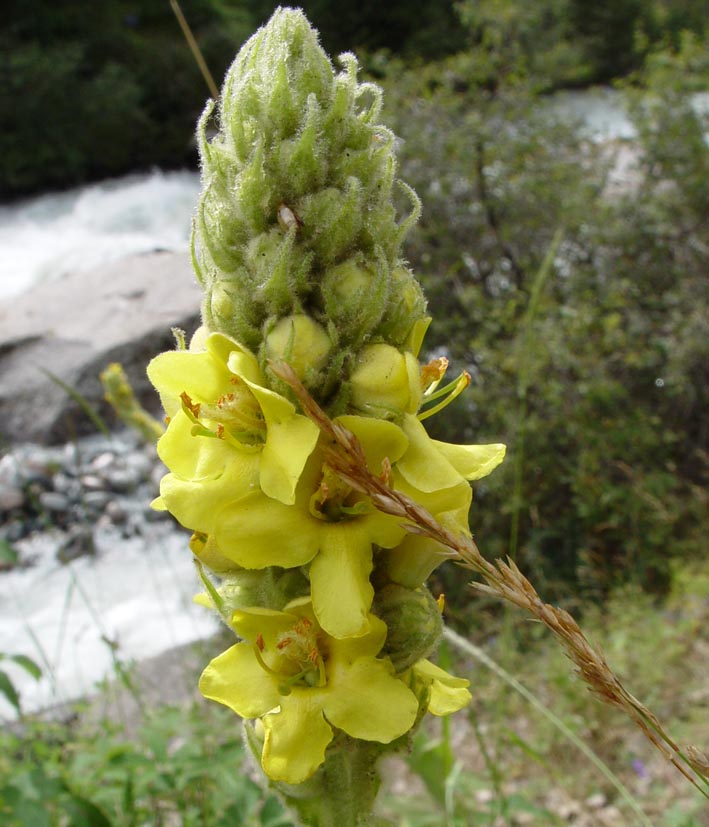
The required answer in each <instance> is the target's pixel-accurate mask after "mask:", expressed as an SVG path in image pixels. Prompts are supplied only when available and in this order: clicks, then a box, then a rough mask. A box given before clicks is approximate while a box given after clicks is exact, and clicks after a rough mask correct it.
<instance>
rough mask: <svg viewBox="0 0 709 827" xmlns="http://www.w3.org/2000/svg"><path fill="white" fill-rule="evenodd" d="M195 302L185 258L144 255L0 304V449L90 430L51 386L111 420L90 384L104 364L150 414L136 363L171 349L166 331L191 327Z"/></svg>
mask: <svg viewBox="0 0 709 827" xmlns="http://www.w3.org/2000/svg"><path fill="white" fill-rule="evenodd" d="M200 299H201V291H200V290H199V288H198V286H197V284H196V282H195V278H194V275H193V273H192V269H191V265H190V262H189V256H188V255H186V254H175V253H153V254H150V255H143V256H132V257H130V258H126V259H124V260H122V261H120V262H117V263H114V264H111V265H109V266H105V267H102V268H100V269H99V270H95V271H92V272H88V273H74V274H71V275H67V276H66V277H65V278H63V279H61V280H59V281H57V282H53V283H51V284H44V285H38V286H36V287H34V288H32V289H30V290H28V291H27V292H25V293H23V294H21V295H19V296H13V297H11V298H8V299H5V300H3V301H0V444H2V443H5V444H9V445H13V444H16V443H18V442H38V443H43V444H56V443H59V442H67V441H70V440H73V439H74V438H75V437H76V436H77V435H81V434H84V433H89V432H93V431H95V430H96V426H95V425H94V424H93V423H92V422H91V420H90V418H89V417H88V416H87V415H86V413H85V412H84V411H83V410H82V407H81V406H80V405H79V404H78V403H77V402H76V401H74V399H72V398H71V396H70V395H69V394H68V393H67V391H66V390H65V389H63V388H62V387H61V386H60V385H59V384H58V381H59V382H61V383H64V384H65V385H66V386H68V387H70V388H72V389H73V390H74V391H77V392H78V393H79V394H81V396H82V397H83V398H84V399H85V400H86V401H87V402H88V403H89V404H91V405H92V406H93V407H94V408H95V409H96V410H98V412H99V413H100V415H101V416H103V417H104V418H105V419H106V421H107V422H108V424H109V425H110V424H113V423H114V422H115V418H114V415H113V412H112V411H111V409H110V408H109V406H108V405H107V404H106V403H105V402H104V401H103V390H102V388H101V384H100V381H99V378H98V377H99V373H100V372H101V371H102V370H103V369H104V368H105V367H106V365H107V364H109V363H110V362H113V361H117V362H121V363H122V364H123V367H124V368H125V370H126V373H127V374H128V378H129V380H130V381H131V383H132V384H133V387H134V389H135V392H136V394H137V396H138V398H139V399H140V401H141V402H142V403H143V404H144V405H146V406H147V407H149V408H150V409H151V410H153V411H156V412H157V411H158V410H159V402H158V399H157V394H155V392H154V390H153V389H152V388H151V386H150V384H149V382H148V380H147V377H146V375H145V366H146V365H147V363H148V361H149V360H150V359H151V358H152V357H153V356H154V355H156V354H157V353H159V352H160V351H162V350H166V349H168V348H170V347H172V346H173V337H172V333H171V327H174V326H178V327H182V328H184V329H185V330H186V331H187V332H188V334H189V333H191V332H192V331H193V330H194V329H195V327H196V326H197V325H198V324H199V304H200ZM49 374H53V375H54V376H55V377H56V380H53V379H52V378H50V376H49ZM57 380H58V381H57Z"/></svg>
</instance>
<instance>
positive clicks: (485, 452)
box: [386, 414, 506, 588]
mask: <svg viewBox="0 0 709 827" xmlns="http://www.w3.org/2000/svg"><path fill="white" fill-rule="evenodd" d="M401 429H402V432H403V433H404V434H405V435H406V437H407V439H408V448H407V450H406V452H405V453H404V455H403V456H402V457H401V458H400V459H399V461H398V462H397V463H396V465H395V466H394V472H393V474H392V480H393V483H394V487H395V488H396V489H397V490H398V491H401V492H402V493H404V494H407V495H408V496H409V497H411V499H413V500H414V501H415V502H417V503H419V504H420V505H422V506H423V507H424V508H426V509H427V510H428V511H429V512H430V513H431V514H432V515H433V516H434V517H435V518H436V520H437V521H438V522H439V523H441V524H442V525H443V526H444V527H445V528H447V529H450V530H452V531H454V532H456V533H459V534H465V535H466V536H470V528H469V526H468V513H469V511H470V504H471V502H472V498H473V492H472V489H471V488H470V485H469V482H470V481H472V480H477V479H480V478H481V477H484V476H486V475H487V474H489V473H490V472H491V471H493V470H494V469H495V468H496V467H497V466H498V465H499V464H500V463H501V462H502V460H503V459H504V456H505V450H506V449H505V446H504V445H501V444H498V443H493V444H490V445H454V444H452V443H448V442H439V441H438V440H436V439H431V437H430V436H429V435H428V434H427V433H426V429H425V428H424V426H423V425H422V424H421V422H420V421H419V419H418V418H417V417H416V416H414V415H412V414H405V415H404V417H403V419H402V422H401ZM386 554H387V564H386V567H387V573H388V575H389V577H391V579H392V580H394V582H396V583H400V584H401V585H403V586H407V587H408V588H416V587H417V586H420V585H421V584H422V583H423V582H424V581H425V580H426V578H427V577H428V576H429V574H431V572H432V571H433V570H434V569H435V568H436V567H437V566H438V565H440V563H442V562H443V561H444V560H445V559H447V557H448V555H449V550H448V549H446V548H444V547H443V546H442V545H441V544H440V543H438V542H436V541H435V540H432V539H430V538H429V537H424V536H421V535H419V534H407V536H406V537H405V538H404V540H403V541H402V542H401V543H400V544H399V545H398V546H396V548H394V549H392V550H391V551H388V552H387V553H386Z"/></svg>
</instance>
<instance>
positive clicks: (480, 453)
mask: <svg viewBox="0 0 709 827" xmlns="http://www.w3.org/2000/svg"><path fill="white" fill-rule="evenodd" d="M432 442H433V444H434V445H435V446H436V448H438V450H439V451H440V452H441V454H443V456H444V457H445V458H446V459H447V460H448V462H450V464H451V465H452V466H453V467H454V468H455V469H456V471H457V472H458V473H459V474H461V475H462V476H464V477H465V479H466V480H479V479H480V478H481V477H486V476H487V475H488V474H489V473H491V472H492V471H494V470H495V468H497V466H498V465H499V464H500V463H501V462H502V460H503V459H504V458H505V452H506V451H507V446H506V445H502V444H501V443H492V444H490V445H454V444H452V443H450V442H438V440H436V439H434V440H432Z"/></svg>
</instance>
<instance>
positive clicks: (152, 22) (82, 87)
mask: <svg viewBox="0 0 709 827" xmlns="http://www.w3.org/2000/svg"><path fill="white" fill-rule="evenodd" d="M5 5H6V8H4V17H3V21H4V25H3V31H2V33H1V34H0V49H2V51H3V54H6V55H7V56H8V57H7V60H5V61H4V62H3V63H2V66H1V67H0V113H2V114H0V181H2V192H1V193H0V194H1V195H2V196H3V197H7V196H9V195H17V194H22V193H27V192H32V191H34V190H37V189H48V188H54V187H59V186H66V185H67V184H77V183H80V182H82V181H86V180H89V179H92V178H96V177H102V176H103V177H106V176H110V175H116V174H119V173H124V172H129V171H132V170H135V169H140V168H146V167H148V166H151V165H154V164H158V165H161V166H166V167H171V166H177V165H184V164H187V163H190V162H194V160H195V152H194V145H193V140H192V136H193V133H194V123H195V121H196V119H197V116H198V114H199V112H200V110H201V108H202V104H203V101H204V98H205V88H204V81H203V80H202V78H201V76H200V74H199V72H198V70H197V67H196V66H195V64H194V61H193V59H192V56H191V54H190V52H189V49H188V48H187V45H186V44H185V42H184V39H183V38H182V35H181V33H180V31H179V28H178V26H177V23H176V21H175V19H174V15H173V13H172V11H171V9H170V5H169V3H167V2H163V0H144V2H142V3H141V4H139V5H138V6H137V7H136V5H135V4H133V3H129V2H127V1H126V0H109V1H107V2H101V3H91V4H88V5H87V4H86V3H82V2H78V1H77V0H70V2H63V3H62V4H61V6H57V4H56V3H52V2H48V0H29V2H24V0H22V2H19V1H17V0H16V1H15V2H13V1H12V0H11V2H10V3H9V4H5ZM8 5H9V7H7V6H8ZM182 5H183V7H184V10H185V14H186V15H187V17H188V19H189V20H190V23H191V25H192V26H193V28H194V30H195V32H196V36H197V39H198V41H199V43H200V47H201V48H202V50H203V52H204V54H205V58H206V60H207V63H208V64H209V65H210V66H211V69H212V72H213V73H214V74H215V75H216V76H217V77H219V76H220V74H221V73H223V72H224V71H225V69H226V67H227V65H228V63H229V61H230V60H231V58H232V56H233V53H234V49H235V48H236V47H237V46H238V45H239V44H240V43H241V41H242V40H244V39H245V37H246V36H247V35H248V34H249V33H250V31H251V29H252V23H251V20H250V19H249V18H248V17H247V16H246V14H245V13H244V12H243V10H242V9H241V8H240V7H233V6H231V5H229V4H226V3H222V2H217V0H184V2H183V3H182Z"/></svg>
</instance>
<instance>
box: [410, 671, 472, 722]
mask: <svg viewBox="0 0 709 827" xmlns="http://www.w3.org/2000/svg"><path fill="white" fill-rule="evenodd" d="M412 669H413V672H414V674H415V675H416V677H417V678H419V680H421V681H423V682H424V683H426V684H428V686H429V690H430V698H429V701H428V711H429V712H430V713H431V714H432V715H439V716H440V715H450V714H451V713H452V712H457V711H458V710H459V709H462V708H463V707H464V706H466V705H467V704H468V703H469V702H470V700H471V698H472V696H471V694H470V692H469V691H468V688H467V687H468V686H470V681H468V680H466V679H465V678H456V677H455V676H454V675H449V674H448V672H446V671H445V670H444V669H441V668H440V666H436V665H435V664H433V663H431V661H428V660H420V661H418V663H416V664H414V666H413V667H412Z"/></svg>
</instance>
